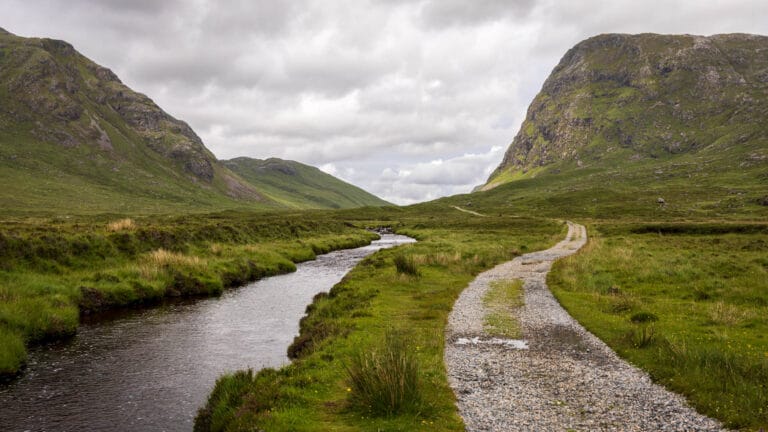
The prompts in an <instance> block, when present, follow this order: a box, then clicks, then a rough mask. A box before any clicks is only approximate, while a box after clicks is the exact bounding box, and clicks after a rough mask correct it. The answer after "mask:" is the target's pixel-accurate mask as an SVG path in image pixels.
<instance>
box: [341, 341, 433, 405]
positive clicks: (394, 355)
mask: <svg viewBox="0 0 768 432" xmlns="http://www.w3.org/2000/svg"><path fill="white" fill-rule="evenodd" d="M346 370H347V375H348V382H349V387H348V388H347V391H348V392H349V395H348V398H347V400H348V402H349V405H350V408H351V409H353V410H356V411H357V412H359V413H361V414H362V415H370V416H374V417H392V416H399V415H408V414H410V415H414V416H418V415H420V414H422V413H423V412H424V410H425V406H424V405H425V404H424V400H423V399H424V396H423V394H422V393H423V392H422V389H421V387H422V384H421V378H420V375H421V373H422V370H421V367H420V366H419V361H418V358H417V357H416V346H413V345H412V344H410V343H409V341H408V335H405V334H402V333H398V332H394V331H388V332H387V333H386V334H385V335H384V344H383V346H380V347H376V348H374V349H373V350H371V351H362V350H361V351H359V352H357V353H356V354H354V355H353V356H352V360H351V361H350V364H349V365H348V366H347V367H346Z"/></svg>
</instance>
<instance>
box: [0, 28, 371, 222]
mask: <svg viewBox="0 0 768 432" xmlns="http://www.w3.org/2000/svg"><path fill="white" fill-rule="evenodd" d="M249 178H250V180H251V181H250V182H249V181H246V180H244V179H243V178H241V177H240V176H239V175H237V174H235V173H234V172H232V171H231V170H229V169H228V168H227V167H226V166H224V164H222V163H221V162H220V161H218V160H217V159H216V157H215V156H214V155H213V154H212V153H211V152H210V151H209V150H208V149H207V148H206V147H205V145H204V144H203V142H202V140H201V139H200V137H198V136H197V134H195V132H194V131H193V130H192V129H191V128H190V127H189V125H187V124H186V123H185V122H183V121H181V120H178V119H176V118H174V117H172V116H171V115H169V114H168V113H166V112H165V111H163V110H162V109H161V108H160V107H158V106H157V105H156V104H155V103H154V102H153V101H152V100H151V99H150V98H148V97H147V96H145V95H143V94H140V93H137V92H134V91H133V90H131V89H130V88H128V87H127V86H126V85H124V84H123V83H122V82H121V81H120V80H119V78H118V77H117V76H116V75H115V74H114V73H113V72H112V71H110V70H109V69H107V68H104V67H102V66H99V65H97V64H96V63H94V62H92V61H91V60H89V59H87V58H86V57H84V56H83V55H81V54H80V53H78V52H77V51H76V50H75V49H74V48H73V47H72V46H71V45H70V44H68V43H66V42H63V41H58V40H51V39H37V38H22V37H18V36H15V35H12V34H10V33H8V32H6V31H4V30H2V29H0V183H2V185H3V188H2V189H1V190H0V203H2V207H3V210H4V211H5V212H6V213H9V212H10V213H18V214H26V213H35V212H51V213H62V212H63V213H66V214H72V213H75V214H77V213H89V212H114V213H157V212H164V213H166V212H173V211H189V210H198V211H206V210H212V209H222V208H251V209H269V208H283V207H297V206H301V204H299V203H308V202H310V201H311V200H309V199H308V197H307V196H306V193H308V192H307V190H309V189H311V188H313V187H315V185H305V187H306V188H307V189H306V190H302V195H301V196H297V197H292V196H290V191H289V189H290V188H282V189H280V193H276V192H277V189H275V188H268V189H269V192H268V193H267V192H265V191H261V190H259V189H258V187H256V186H255V185H254V184H255V183H258V182H256V181H255V180H254V178H253V177H252V176H251V177H249ZM303 178H306V179H307V180H310V179H311V178H310V177H303ZM273 180H274V177H273V176H271V177H270V180H266V182H267V183H268V182H271V181H273ZM294 180H295V179H294ZM326 180H327V179H326ZM252 183H254V184H252ZM292 185H294V188H295V189H296V190H299V189H300V188H298V187H296V186H297V183H296V182H295V181H294V182H292ZM321 188H322V187H321ZM278 189H279V188H278ZM285 194H287V195H285ZM342 195H343V194H342ZM361 197H362V195H360V196H359V197H358V198H356V199H357V200H360V199H362V198H361ZM368 198H370V196H369V197H368ZM363 201H365V200H363ZM351 202H357V201H355V199H353V200H352V201H350V200H348V199H345V200H344V201H343V203H336V202H334V201H333V200H332V199H331V198H329V197H328V196H326V197H323V198H322V199H318V200H316V201H314V202H312V204H311V205H310V206H309V207H313V208H317V207H328V208H333V207H339V206H349V205H353V204H351ZM365 202H366V203H374V202H377V201H376V199H369V200H368V201H365ZM379 202H381V201H379ZM286 203H288V204H286ZM379 205H381V204H379Z"/></svg>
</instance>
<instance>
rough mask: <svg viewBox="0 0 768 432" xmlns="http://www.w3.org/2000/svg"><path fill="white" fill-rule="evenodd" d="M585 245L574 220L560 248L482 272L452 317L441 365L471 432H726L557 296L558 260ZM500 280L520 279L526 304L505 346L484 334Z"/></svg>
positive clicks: (463, 296)
mask: <svg viewBox="0 0 768 432" xmlns="http://www.w3.org/2000/svg"><path fill="white" fill-rule="evenodd" d="M586 240H587V239H586V230H585V229H584V227H583V226H581V225H577V224H572V223H570V222H569V223H568V236H567V237H566V239H565V240H564V241H562V242H560V243H558V244H557V245H555V246H554V247H552V248H551V249H548V250H545V251H541V252H534V253H530V254H527V255H523V256H521V257H517V258H515V259H514V260H512V261H509V262H506V263H504V264H501V265H499V266H496V267H495V268H493V269H491V270H488V271H486V272H484V273H481V274H480V275H478V276H477V278H476V279H475V280H474V281H473V282H472V283H470V284H469V286H468V287H467V288H466V289H465V290H464V291H463V292H462V293H461V296H459V299H458V300H457V301H456V304H455V305H454V308H453V311H452V312H451V314H450V316H449V319H448V328H447V333H446V349H445V363H446V366H447V369H448V379H449V382H450V384H451V387H452V388H453V391H454V392H455V394H456V397H457V400H458V407H459V411H460V413H461V416H462V417H463V419H464V423H465V424H466V426H467V430H468V431H528V430H530V431H563V432H564V431H567V430H575V431H720V430H724V429H722V426H721V425H720V424H719V423H718V422H717V421H715V420H712V419H710V418H708V417H704V416H702V415H700V414H698V413H696V412H695V411H694V410H693V409H691V408H690V407H689V406H688V405H687V404H686V402H685V399H684V398H682V397H681V396H679V395H677V394H674V393H671V392H669V391H667V390H665V389H664V388H662V387H660V386H658V385H656V384H654V383H652V382H651V380H650V378H649V377H648V375H647V374H646V373H644V372H642V371H640V370H639V369H637V368H635V367H633V366H631V365H629V364H628V363H627V362H625V361H624V360H622V359H620V358H619V357H618V356H617V355H616V353H614V352H613V350H611V349H610V348H608V346H606V345H605V344H604V343H603V342H602V341H600V340H599V339H598V338H597V337H595V336H594V335H592V334H591V333H589V332H587V331H586V330H585V329H584V328H583V327H582V326H581V325H580V324H579V323H577V322H576V320H574V319H573V318H572V317H571V316H570V315H568V313H567V312H566V311H565V310H564V309H563V308H562V307H561V306H560V304H559V303H558V302H557V300H555V298H554V297H553V296H552V294H551V293H550V291H549V289H548V288H547V285H546V275H547V273H548V272H549V269H550V267H551V265H552V262H553V261H554V260H556V259H558V258H561V257H564V256H567V255H570V254H572V253H574V252H575V251H576V250H578V249H579V248H580V247H581V246H582V245H584V244H585V243H586ZM499 279H522V280H523V281H524V285H523V286H524V290H525V306H523V307H522V308H520V309H519V310H517V311H516V312H515V313H516V314H517V316H518V318H519V319H520V324H521V329H522V334H523V337H524V338H525V341H515V342H512V341H509V343H503V342H504V341H500V340H498V339H496V340H493V339H492V338H490V337H488V335H485V334H484V333H483V317H484V315H485V310H484V308H483V304H482V298H483V295H484V294H485V292H486V290H487V289H488V284H489V283H490V282H491V281H494V280H499ZM524 342H527V345H526V343H524Z"/></svg>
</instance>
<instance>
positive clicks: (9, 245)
mask: <svg viewBox="0 0 768 432" xmlns="http://www.w3.org/2000/svg"><path fill="white" fill-rule="evenodd" d="M376 237H377V235H376V234H373V233H371V232H368V231H365V230H363V229H361V228H357V227H354V226H351V225H349V224H345V223H344V222H342V221H338V220H335V219H334V218H333V216H332V215H330V214H329V213H327V212H302V213H287V212H281V213H274V214H271V213H252V212H248V213H246V212H242V213H240V212H227V213H218V214H205V215H187V216H152V217H141V218H135V219H130V218H124V217H115V216H109V215H105V216H81V217H74V218H45V219H31V218H24V219H12V218H7V219H5V220H3V221H2V229H1V230H0V377H4V378H5V379H8V378H11V377H13V376H15V375H16V374H18V373H19V372H20V370H21V368H22V367H23V365H24V362H25V358H26V346H27V345H28V344H33V343H41V342H45V341H50V340H54V339H60V338H65V337H67V336H69V335H72V334H74V332H75V331H76V330H77V326H78V322H79V317H80V315H81V314H86V313H96V312H99V311H104V310H107V309H112V308H118V307H132V306H135V305H140V304H147V303H155V302H158V301H161V300H162V299H163V298H167V297H189V296H203V295H218V294H220V293H221V292H222V290H223V289H225V288H227V287H232V286H239V285H242V284H244V283H246V282H248V281H251V280H254V279H257V278H260V277H264V276H269V275H274V274H279V273H286V272H290V271H293V270H295V265H294V263H296V262H300V261H306V260H309V259H313V258H314V257H315V255H316V254H319V253H324V252H329V251H331V250H336V249H342V248H350V247H357V246H362V245H364V244H368V243H370V241H371V240H373V239H374V238H376Z"/></svg>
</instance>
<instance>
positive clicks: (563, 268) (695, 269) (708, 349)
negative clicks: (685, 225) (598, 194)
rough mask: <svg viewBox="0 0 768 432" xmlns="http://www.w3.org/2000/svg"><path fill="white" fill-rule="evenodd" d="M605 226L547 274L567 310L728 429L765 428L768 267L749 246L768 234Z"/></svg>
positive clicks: (760, 253) (723, 229)
mask: <svg viewBox="0 0 768 432" xmlns="http://www.w3.org/2000/svg"><path fill="white" fill-rule="evenodd" d="M714 225H715V224H713V223H711V222H710V223H707V224H704V225H703V226H705V227H706V226H714ZM601 228H602V225H599V224H598V225H596V226H595V227H594V228H593V229H592V233H593V235H592V238H591V240H590V242H589V244H588V245H587V246H586V247H584V248H583V249H582V251H580V252H579V253H577V254H575V255H573V256H571V257H568V258H565V259H563V260H561V261H558V262H557V263H555V265H554V267H553V270H552V272H551V273H550V275H549V279H548V283H549V286H550V287H551V288H552V290H553V291H554V293H555V295H556V297H557V298H558V300H559V301H560V302H561V303H562V304H563V306H564V307H565V308H566V309H567V310H568V311H569V312H570V313H571V314H572V315H573V316H574V317H575V318H576V319H577V320H579V321H580V322H581V323H582V324H584V325H585V327H587V328H588V329H589V330H590V331H591V332H593V333H595V334H596V335H597V336H598V337H600V338H601V339H602V340H604V341H606V342H607V343H608V344H609V345H610V346H611V347H612V348H614V349H615V350H616V351H617V352H618V353H619V354H620V355H622V356H623V357H625V358H627V359H628V360H630V361H631V362H632V363H634V364H636V365H639V366H640V367H642V368H643V369H645V370H647V371H648V372H649V373H650V374H651V376H652V377H653V378H654V379H655V380H657V381H658V382H660V383H662V384H664V385H665V386H667V387H669V388H670V389H672V390H674V391H676V392H679V393H682V394H683V395H685V396H686V397H687V398H688V399H689V400H690V401H691V403H692V404H693V405H694V406H695V407H696V408H697V409H698V410H700V411H701V412H703V413H705V414H707V415H710V416H712V417H715V418H718V419H720V420H722V421H724V422H725V424H726V425H727V426H728V427H731V428H739V429H748V430H758V429H760V428H765V427H766V426H768V409H767V408H766V407H768V373H767V371H768V339H766V336H765V335H766V334H768V314H766V307H767V306H768V268H767V267H766V266H765V265H764V262H763V261H764V258H762V257H763V256H764V255H765V249H764V248H762V247H753V245H755V244H760V245H762V244H764V242H765V241H767V240H768V237H766V234H765V233H763V232H762V231H761V230H752V229H750V230H747V231H746V232H745V230H744V229H742V228H738V229H735V230H734V229H732V227H729V226H723V227H721V228H717V229H711V228H706V229H702V225H698V224H697V226H695V228H694V229H686V230H679V231H678V230H676V231H675V232H674V235H669V234H671V232H670V231H669V230H667V231H666V232H665V233H664V234H662V235H659V234H658V232H654V231H653V230H649V231H647V233H646V234H638V233H637V230H636V228H635V227H633V226H632V225H631V224H627V226H625V230H623V231H622V230H621V227H620V226H619V225H617V224H611V225H609V226H607V227H606V228H607V229H606V230H605V231H603V230H602V229H601Z"/></svg>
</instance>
